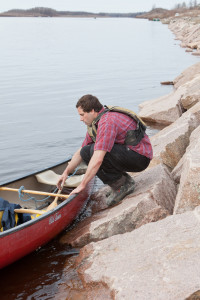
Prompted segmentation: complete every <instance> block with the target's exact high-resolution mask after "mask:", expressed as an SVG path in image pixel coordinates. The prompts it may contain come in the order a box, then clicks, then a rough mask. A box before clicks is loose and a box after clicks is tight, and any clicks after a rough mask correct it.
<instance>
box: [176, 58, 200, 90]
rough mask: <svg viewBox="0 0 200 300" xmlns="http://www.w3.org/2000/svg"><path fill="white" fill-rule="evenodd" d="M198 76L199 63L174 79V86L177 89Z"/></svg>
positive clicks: (199, 71)
mask: <svg viewBox="0 0 200 300" xmlns="http://www.w3.org/2000/svg"><path fill="white" fill-rule="evenodd" d="M199 74H200V62H199V63H196V64H194V65H192V66H190V67H189V68H187V69H186V70H184V71H183V72H182V73H181V74H180V75H179V76H177V77H176V78H175V79H174V81H173V82H174V86H175V88H176V89H177V88H178V87H180V86H181V85H183V84H185V83H188V82H189V81H190V80H192V79H194V78H195V77H196V76H198V75H199Z"/></svg>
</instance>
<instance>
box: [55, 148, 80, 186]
mask: <svg viewBox="0 0 200 300" xmlns="http://www.w3.org/2000/svg"><path fill="white" fill-rule="evenodd" d="M80 151H81V148H79V149H78V151H76V152H75V153H74V155H73V157H72V159H71V161H70V162H69V164H68V166H67V168H66V169H65V171H64V172H63V174H62V175H61V177H60V178H59V180H58V182H57V187H58V189H61V187H62V186H63V185H64V182H65V180H66V179H67V177H68V176H69V174H70V173H71V172H73V170H74V169H75V168H76V167H77V166H78V165H79V164H80V163H81V162H82V158H81V155H80Z"/></svg>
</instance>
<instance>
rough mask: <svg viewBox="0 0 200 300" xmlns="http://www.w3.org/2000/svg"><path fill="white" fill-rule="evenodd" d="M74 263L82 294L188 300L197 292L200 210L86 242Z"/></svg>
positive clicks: (199, 287)
mask: <svg viewBox="0 0 200 300" xmlns="http://www.w3.org/2000/svg"><path fill="white" fill-rule="evenodd" d="M76 265H77V269H78V274H79V276H80V279H81V281H82V283H83V285H84V288H85V290H87V289H91V288H93V287H94V288H95V287H98V285H99V284H101V285H103V286H104V287H107V289H109V290H110V294H111V295H112V299H116V300H121V299H123V300H130V299H139V300H140V299H141V300H144V299H156V300H166V299H173V300H182V299H186V298H187V297H189V296H190V295H191V294H193V295H194V294H196V291H198V290H200V275H199V270H200V208H199V207H197V208H196V209H195V210H194V211H192V212H187V213H184V214H180V215H173V216H169V217H167V218H165V219H163V220H161V221H158V222H155V223H149V224H146V225H144V226H142V227H140V228H138V229H136V230H134V231H132V232H128V233H125V234H121V235H115V236H112V237H110V238H108V239H105V240H103V241H99V242H97V243H94V242H93V243H90V244H89V245H87V246H85V247H84V248H82V249H81V251H80V254H79V256H78V257H77V258H76ZM98 299H101V298H98ZM192 299H193V298H192ZM195 299H197V298H195Z"/></svg>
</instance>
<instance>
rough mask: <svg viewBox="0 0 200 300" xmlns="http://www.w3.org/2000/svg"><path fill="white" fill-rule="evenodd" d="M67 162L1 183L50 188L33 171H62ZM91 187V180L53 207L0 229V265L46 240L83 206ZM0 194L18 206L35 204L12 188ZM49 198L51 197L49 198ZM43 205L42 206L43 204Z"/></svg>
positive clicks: (10, 185)
mask: <svg viewBox="0 0 200 300" xmlns="http://www.w3.org/2000/svg"><path fill="white" fill-rule="evenodd" d="M67 162H68V161H65V162H62V163H59V164H57V165H54V166H53V167H51V168H48V169H45V170H41V171H39V172H37V173H34V174H31V175H28V176H25V177H23V178H20V179H17V180H15V181H12V182H8V183H6V184H3V186H6V187H9V188H13V189H14V188H15V189H19V188H20V187H21V186H24V187H25V189H28V190H36V191H44V192H52V189H55V186H52V185H49V184H44V183H41V182H38V180H37V179H36V175H37V174H39V173H42V172H43V171H47V170H52V171H53V172H56V174H62V172H63V170H64V169H65V167H66V165H67ZM92 187H93V181H92V182H90V183H89V184H88V186H87V188H86V189H85V191H84V192H82V193H79V194H75V195H72V196H69V198H68V199H65V200H64V201H59V204H58V205H57V206H56V207H55V208H54V209H53V210H51V211H48V212H46V213H44V214H42V215H40V216H38V217H35V218H34V219H32V220H30V221H28V222H26V223H23V224H21V225H18V226H16V227H14V228H11V229H8V230H6V231H3V232H0V269H1V268H3V267H5V266H7V265H9V264H11V263H13V262H14V261H16V260H18V259H20V258H22V257H23V256H25V255H27V254H29V253H30V252H32V251H34V250H36V249H37V248H39V247H41V246H42V245H44V244H46V243H47V242H49V241H50V240H51V239H52V238H54V237H55V236H56V235H57V234H59V233H60V232H61V231H62V230H64V229H65V228H67V227H68V226H69V225H70V224H71V223H72V221H74V220H75V218H76V217H77V216H78V215H79V213H80V212H81V210H82V209H83V208H84V205H85V204H86V203H87V200H88V198H89V196H90V193H91V191H92ZM0 197H1V198H3V199H5V200H7V201H9V202H11V203H16V204H20V205H21V206H22V207H23V206H26V207H27V208H30V209H38V208H36V207H35V201H33V200H31V201H29V202H23V201H21V200H19V196H18V193H16V192H13V191H1V190H0ZM43 198H44V196H43ZM53 199H54V198H51V201H52V200H53ZM48 201H49V199H48ZM40 204H41V203H40ZM48 205H49V203H48V202H47V204H46V206H48ZM43 209H44V210H45V208H43Z"/></svg>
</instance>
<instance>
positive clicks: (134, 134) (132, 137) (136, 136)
mask: <svg viewBox="0 0 200 300" xmlns="http://www.w3.org/2000/svg"><path fill="white" fill-rule="evenodd" d="M104 107H105V110H104V111H102V112H101V113H100V114H99V115H98V116H97V117H96V118H95V119H94V121H93V122H92V124H91V126H88V127H87V130H88V134H89V136H90V137H91V139H92V140H93V142H95V141H96V136H97V122H98V121H99V120H100V119H101V117H102V116H103V115H104V114H106V113H109V112H119V113H122V114H125V115H127V116H129V117H131V118H132V119H133V120H135V121H136V123H137V126H136V129H135V130H128V131H127V133H126V138H125V145H131V146H136V145H137V144H138V143H139V142H140V141H141V140H142V138H143V137H144V133H145V130H146V125H145V123H144V122H143V121H142V119H141V118H140V117H139V116H138V115H137V114H136V113H134V111H132V110H129V109H126V108H122V107H119V106H106V105H105V106H104Z"/></svg>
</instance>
